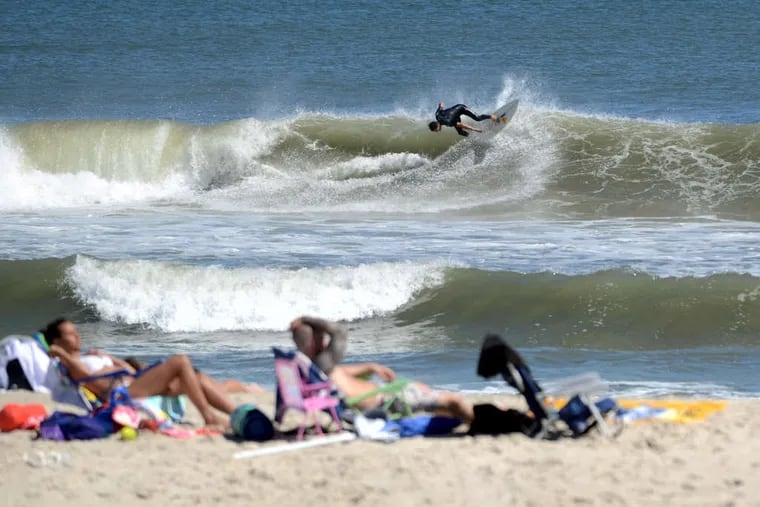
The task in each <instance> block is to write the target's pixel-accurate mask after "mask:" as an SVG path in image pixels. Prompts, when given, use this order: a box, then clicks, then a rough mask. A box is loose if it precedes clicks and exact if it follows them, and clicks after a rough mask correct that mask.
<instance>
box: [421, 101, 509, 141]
mask: <svg viewBox="0 0 760 507" xmlns="http://www.w3.org/2000/svg"><path fill="white" fill-rule="evenodd" d="M462 115H464V116H467V117H468V118H472V119H473V120H475V121H483V120H493V121H498V120H497V118H496V116H495V115H492V114H481V115H477V114H475V113H473V112H472V111H470V110H469V108H468V107H467V106H465V105H464V104H457V105H455V106H452V107H449V108H447V109H444V108H443V102H440V103H439V104H438V109H436V110H435V121H431V122H430V123H429V124H428V127H429V128H430V130H431V132H440V130H441V127H442V126H444V125H445V126H447V127H454V128H455V129H456V130H457V132H458V133H459V135H460V136H465V137H466V136H468V135H470V134H469V132H467V131H468V130H472V131H473V132H481V130H480V129H477V128H475V127H471V126H469V125H467V124H465V123H462V121H461V119H462Z"/></svg>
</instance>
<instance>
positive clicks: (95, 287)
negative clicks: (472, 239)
mask: <svg viewBox="0 0 760 507" xmlns="http://www.w3.org/2000/svg"><path fill="white" fill-rule="evenodd" d="M444 268H445V265H444V264H441V263H411V262H402V263H378V264H368V265H359V266H355V267H335V268H310V269H306V268H304V269H298V270H288V269H268V268H259V269H256V268H234V269H232V268H221V267H217V266H208V267H200V266H188V265H177V264H170V263H165V262H157V261H142V260H141V261H102V260H98V259H94V258H91V257H87V256H81V255H80V256H77V258H76V262H75V263H74V265H73V266H71V267H70V268H69V269H68V270H67V275H66V277H67V282H68V284H69V285H70V286H71V288H72V290H73V292H74V293H75V294H76V296H77V297H78V298H79V299H80V300H81V301H82V302H83V303H85V304H87V305H91V306H93V307H94V308H95V309H96V310H97V312H98V314H99V315H100V316H101V318H103V319H107V320H112V321H119V322H124V323H128V324H143V325H147V326H149V327H151V328H156V329H160V330H163V331H169V332H179V331H216V330H282V329H286V328H287V325H288V323H289V322H290V320H292V319H293V318H294V316H297V315H302V314H309V315H320V316H322V317H324V318H328V319H331V320H357V319H363V318H369V317H374V316H382V315H384V314H387V313H389V312H391V311H394V310H396V309H398V308H400V307H401V306H403V305H404V304H405V303H407V302H408V301H410V300H411V299H412V297H413V296H414V295H415V294H416V293H418V292H419V291H420V290H422V289H424V288H428V287H433V286H437V285H439V284H441V283H442V282H443V274H444Z"/></svg>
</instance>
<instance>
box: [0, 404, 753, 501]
mask: <svg viewBox="0 0 760 507" xmlns="http://www.w3.org/2000/svg"><path fill="white" fill-rule="evenodd" d="M271 398H272V396H271V394H264V395H238V396H237V397H236V401H240V402H241V403H242V402H255V403H257V404H259V405H260V406H261V407H262V408H263V409H264V410H265V411H266V412H267V413H269V414H271V413H272V399H271ZM489 399H490V400H491V401H496V402H498V403H502V404H511V405H519V400H517V399H516V398H510V397H498V398H489ZM10 402H16V403H19V402H21V403H27V402H40V403H43V404H44V405H46V406H47V407H48V408H50V409H53V408H55V407H56V406H58V407H61V406H60V405H56V404H55V403H53V402H51V400H50V398H49V397H48V396H45V395H41V394H36V393H31V392H25V391H24V392H6V393H3V394H0V405H4V404H6V403H10ZM758 408H760V404H759V403H758V402H757V401H732V402H731V403H729V405H728V407H727V408H726V409H725V410H724V411H722V412H719V413H717V414H714V415H712V416H710V417H709V418H708V419H707V420H706V421H704V422H697V423H692V424H675V423H668V422H642V423H635V424H628V425H626V427H625V429H624V431H623V432H622V434H621V435H619V436H618V437H617V438H615V439H612V440H610V439H606V438H604V437H601V436H600V435H598V434H593V435H590V436H588V437H584V438H581V439H575V440H574V439H569V438H568V439H563V440H559V441H535V440H531V439H529V438H527V437H525V436H522V435H506V436H499V437H490V436H479V437H467V436H461V437H446V438H411V439H402V440H400V441H398V442H395V443H391V444H384V443H378V442H369V441H352V442H347V443H338V444H332V445H328V446H321V447H315V448H309V449H301V450H297V451H292V452H287V453H281V454H276V455H269V456H260V457H255V458H251V459H242V460H236V459H233V457H232V456H233V454H234V453H236V452H239V451H242V450H247V449H255V448H257V447H264V446H272V445H281V444H282V441H273V442H268V443H266V444H256V443H251V442H245V443H239V442H236V441H233V440H231V439H228V438H225V437H222V436H213V437H212V436H201V437H196V438H194V439H191V440H176V439H172V438H170V437H167V436H163V435H159V434H152V433H149V432H146V431H143V432H141V433H140V436H139V437H138V438H137V439H136V440H133V441H129V442H126V441H122V440H120V439H119V438H118V437H117V436H112V437H111V438H108V439H104V440H97V441H80V442H61V443H59V442H49V441H41V440H33V432H29V431H15V432H12V433H3V434H0V448H2V453H0V454H1V455H0V464H1V465H2V470H3V472H2V473H1V474H0V490H1V491H2V492H3V494H2V497H3V499H4V500H3V502H1V503H2V505H7V506H14V507H15V506H19V507H21V506H30V505H77V506H88V505H104V504H108V505H132V506H134V505H212V504H224V505H257V506H268V505H273V506H275V505H304V504H311V505H331V506H342V505H359V506H375V505H394V506H422V505H456V506H460V505H461V506H464V505H485V506H490V505H536V506H538V505H760V493H757V490H756V488H755V486H754V485H753V482H754V480H753V479H752V478H753V477H754V478H755V479H756V478H757V477H758V475H759V474H760V443H758V439H757V438H756V437H755V435H756V434H757V433H758V431H760V423H758V418H757V417H756V416H755V412H757V410H758ZM189 416H190V419H191V420H195V421H199V418H198V415H197V413H195V412H193V411H192V409H191V410H190V412H189ZM56 453H58V455H60V456H62V462H60V463H58V462H55V461H56V460H55V459H53V457H55V456H56ZM29 456H35V457H39V456H45V457H47V458H46V461H49V463H46V464H42V465H40V464H39V463H33V464H30V463H28V462H27V459H25V457H27V458H28V457H29Z"/></svg>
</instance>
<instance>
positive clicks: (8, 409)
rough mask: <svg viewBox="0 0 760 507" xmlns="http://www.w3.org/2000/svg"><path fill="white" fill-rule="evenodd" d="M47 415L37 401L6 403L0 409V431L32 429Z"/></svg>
mask: <svg viewBox="0 0 760 507" xmlns="http://www.w3.org/2000/svg"><path fill="white" fill-rule="evenodd" d="M46 417H47V410H45V407H44V406H43V405H40V404H39V403H27V404H25V405H20V404H18V403H8V404H7V405H5V406H3V408H2V410H0V431H13V430H34V429H37V427H38V426H39V425H40V422H42V421H43V420H44V419H45V418H46Z"/></svg>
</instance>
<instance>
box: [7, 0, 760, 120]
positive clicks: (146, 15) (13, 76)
mask: <svg viewBox="0 0 760 507" xmlns="http://www.w3.org/2000/svg"><path fill="white" fill-rule="evenodd" d="M1 10H2V11H3V16H2V19H1V20H0V73H2V75H3V80H2V82H0V104H1V106H0V119H2V120H4V121H6V122H8V121H12V122H17V121H28V120H39V119H60V118H67V119H70V118H176V119H183V120H188V121H194V122H215V121H220V120H223V119H229V118H241V117H248V116H259V117H261V116H267V117H281V116H288V115H292V114H294V113H295V112H296V111H299V110H302V109H305V110H309V111H325V110H329V111H338V112H357V111H358V112H373V113H378V112H379V113H388V112H390V111H393V110H395V109H398V108H401V109H407V110H409V109H411V110H415V111H416V110H419V111H427V110H431V109H434V108H435V104H437V102H438V101H439V100H444V101H446V102H450V103H453V102H455V101H460V100H462V101H466V102H467V103H470V104H483V105H486V104H491V103H493V102H494V98H495V96H496V95H497V94H498V93H499V92H500V91H501V90H502V88H503V86H504V79H505V78H510V79H514V80H518V81H524V82H526V83H528V88H530V89H531V90H532V91H533V93H535V94H536V95H539V96H541V97H543V98H544V99H546V100H548V101H551V102H553V103H554V104H555V105H556V106H558V107H561V108H568V109H573V110H579V111H583V112H593V113H599V114H609V115H623V116H634V117H639V116H641V117H646V118H666V119H673V120H677V121H709V122H723V123H751V122H755V121H757V119H758V117H760V87H758V86H757V83H758V82H760V56H758V54H759V53H760V52H758V51H757V48H758V47H760V6H758V4H757V2H753V1H749V0H747V1H729V2H718V1H694V2H667V3H664V4H663V3H661V2H649V1H646V2H637V3H631V2H624V1H610V2H604V3H603V4H601V5H597V4H594V5H591V4H590V5H578V4H577V3H576V2H565V1H559V2H529V1H524V2H509V3H503V2H496V1H493V2H466V3H462V2H457V1H441V2H435V3H432V4H427V3H423V4H420V3H418V2H388V3H382V2H374V1H365V2H351V3H349V4H346V3H345V2H333V1H320V2H309V1H303V2H294V3H289V2H287V3H284V4H281V5H280V4H278V5H274V4H267V3H259V2H245V1H239V0H226V1H220V2H215V3H214V4H213V5H209V4H208V3H206V2H199V1H190V2H184V3H183V5H181V6H180V5H172V4H155V3H153V2H145V1H126V2H118V3H111V4H108V5H97V4H91V3H87V2H84V3H74V4H69V3H63V2H53V3H50V2H39V1H35V2H25V3H23V4H22V3H20V2H9V1H5V2H3V3H2V8H1Z"/></svg>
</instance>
